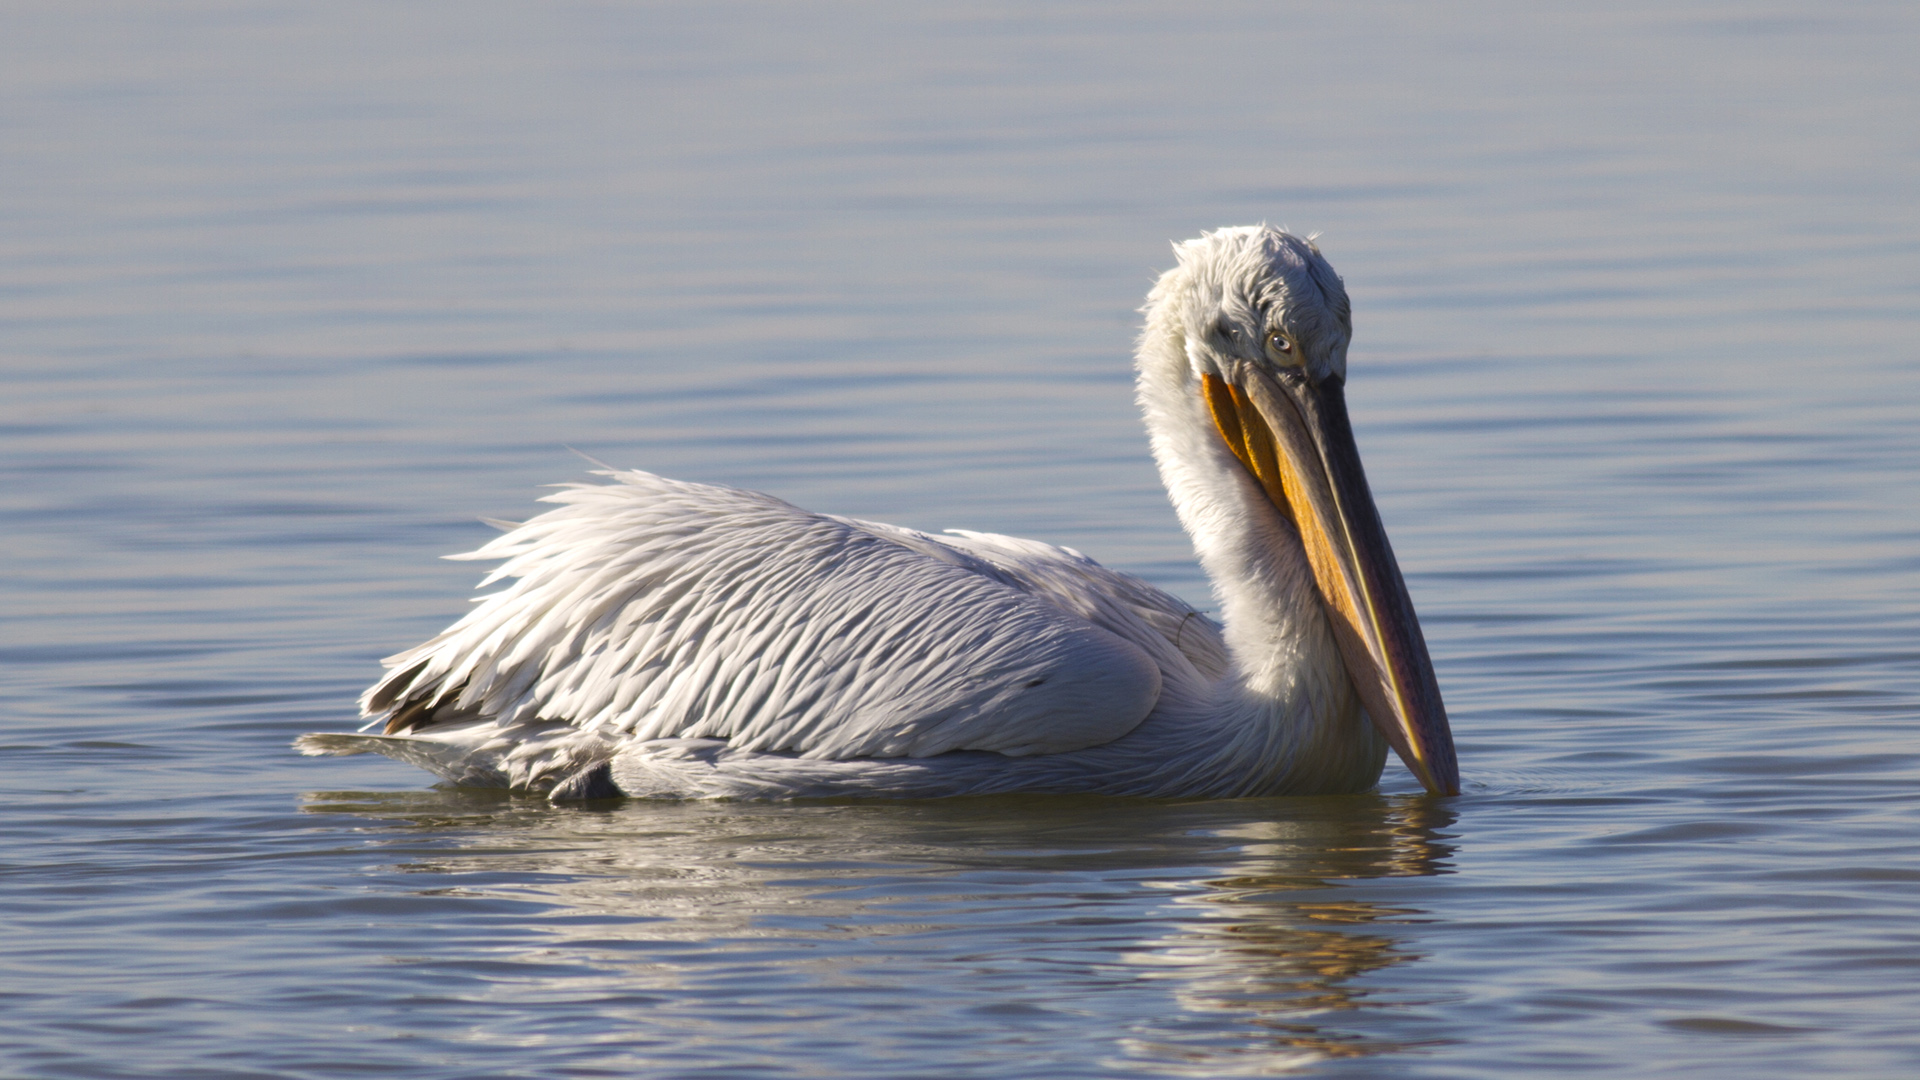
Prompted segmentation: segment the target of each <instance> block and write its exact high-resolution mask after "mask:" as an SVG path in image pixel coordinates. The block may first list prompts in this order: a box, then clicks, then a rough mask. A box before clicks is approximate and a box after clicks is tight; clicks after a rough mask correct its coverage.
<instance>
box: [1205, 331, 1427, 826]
mask: <svg viewBox="0 0 1920 1080" xmlns="http://www.w3.org/2000/svg"><path fill="white" fill-rule="evenodd" d="M1202 385H1203V388H1204V390H1205V393H1206V398H1207V407H1208V409H1209V411H1210V412H1212V414H1213V422H1214V425H1215V426H1216V427H1217V428H1219V429H1220V435H1221V437H1222V438H1224V439H1225V440H1226V442H1227V445H1228V447H1230V448H1231V449H1232V450H1233V454H1234V456H1235V457H1237V458H1239V459H1240V463H1241V464H1242V465H1245V466H1246V467H1247V470H1248V471H1249V472H1251V473H1252V474H1253V475H1254V477H1255V479H1257V480H1258V481H1259V482H1260V486H1261V487H1262V488H1263V489H1265V491H1266V493H1267V498H1268V499H1270V500H1272V502H1273V505H1274V506H1275V507H1277V508H1279V510H1280V512H1281V513H1282V514H1284V515H1286V516H1287V517H1288V518H1289V519H1290V520H1291V521H1292V522H1293V523H1294V525H1295V527H1296V528H1297V529H1298V531H1299V535H1300V541H1301V543H1302V544H1303V545H1304V546H1305V547H1306V552H1307V561H1308V563H1310V564H1311V565H1312V567H1313V577H1314V582H1315V583H1316V584H1317V585H1318V586H1319V589H1320V600H1321V604H1322V606H1323V607H1324V608H1325V609H1326V613H1327V621H1328V622H1329V623H1331V624H1332V626H1333V635H1334V640H1335V641H1337V642H1338V643H1339V646H1340V655H1341V658H1342V659H1344V660H1345V661H1346V665H1347V674H1348V677H1349V678H1351V679H1352V681H1353V688H1354V690H1355V691H1356V692H1357V693H1358V694H1359V695H1360V701H1361V704H1363V705H1365V706H1366V709H1367V715H1368V716H1370V717H1372V719H1373V723H1374V726H1375V727H1377V728H1379V730H1380V734H1381V735H1383V736H1385V738H1386V740H1387V743H1388V745H1390V746H1392V747H1393V749H1394V752H1395V753H1397V754H1399V755H1400V760H1401V761H1404V762H1406V765H1407V768H1408V769H1409V770H1411V771H1412V773H1413V775H1414V776H1415V777H1417V778H1418V779H1419V781H1420V783H1421V784H1423V785H1425V787H1426V789H1427V790H1428V791H1430V792H1432V793H1434V794H1436V795H1458V794H1459V793H1460V767H1459V765H1458V764H1457V762H1456V759H1455V757H1454V751H1453V734H1452V732H1451V731H1449V730H1448V727H1447V710H1446V706H1445V705H1444V704H1442V703H1441V701H1440V683H1439V680H1438V679H1436V678H1435V677H1434V673H1433V661H1432V659H1431V658H1429V657H1428V655H1427V641H1426V638H1425V637H1423V636H1422V635H1421V633H1420V621H1419V619H1418V618H1417V617H1415V615H1414V613H1413V600H1412V598H1411V597H1410V596H1408V595H1407V583H1406V581H1405V580H1403V579H1402V578H1401V576H1400V564H1399V563H1398V562H1396V561H1395V560H1394V557H1393V548H1392V546H1391V545H1389V544H1388V543H1387V531H1386V529H1385V528H1384V527H1383V526H1382V525H1381V524H1380V512H1379V510H1378V509H1376V508H1375V506H1374V504H1373V494H1372V492H1371V491H1369V490H1368V488H1367V477H1366V473H1365V471H1364V470H1362V469H1361V467H1360V450H1359V448H1358V447H1357V446H1355V445H1354V441H1353V427H1352V425H1351V424H1350V423H1349V422H1348V420H1347V405H1346V394H1345V383H1344V381H1343V380H1341V379H1340V378H1339V377H1337V376H1336V377H1331V378H1328V379H1325V380H1322V381H1320V382H1317V383H1316V382H1314V381H1313V380H1312V379H1311V378H1310V377H1309V376H1308V375H1307V373H1306V372H1305V371H1304V370H1301V369H1297V368H1296V369H1288V370H1284V371H1282V372H1281V373H1280V374H1279V375H1278V376H1275V375H1273V374H1270V373H1268V372H1266V371H1264V370H1262V369H1260V368H1258V367H1255V366H1253V365H1248V366H1247V367H1246V368H1245V369H1244V370H1243V372H1242V373H1241V374H1240V375H1239V376H1238V378H1237V379H1236V380H1235V381H1232V382H1229V381H1227V380H1225V379H1222V378H1219V377H1217V376H1213V375H1206V376H1203V378H1202Z"/></svg>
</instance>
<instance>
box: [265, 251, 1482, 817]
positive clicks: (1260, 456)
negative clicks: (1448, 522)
mask: <svg viewBox="0 0 1920 1080" xmlns="http://www.w3.org/2000/svg"><path fill="white" fill-rule="evenodd" d="M1174 254H1175V260H1176V265H1175V266H1174V267H1173V268H1172V269H1171V270H1168V271H1167V272H1166V273H1165V274H1163V275H1162V276H1161V277H1160V279H1159V281H1158V282H1157V283H1156V284H1155V285H1154V287H1153V289H1152V291H1151V292H1150V293H1149V294H1148V297H1147V304H1146V307H1145V308H1144V309H1143V310H1144V311H1145V313H1146V325H1145V329H1144V330H1143V332H1142V333H1141V335H1140V339H1139V345H1138V349H1137V355H1136V361H1137V365H1136V366H1137V373H1138V382H1137V390H1138V393H1137V397H1138V400H1139V404H1140V408H1141V410H1142V412H1143V413H1144V415H1145V420H1146V426H1147V432H1148V435H1149V436H1150V439H1151V444H1152V449H1153V456H1154V460H1155V461H1156V462H1157V463H1158V465H1159V468H1160V475H1161V478H1162V480H1164V482H1165V483H1166V487H1167V491H1168V494H1169V495H1170V497H1171V498H1172V501H1173V505H1174V509H1175V511H1176V512H1177V513H1178V515H1179V518H1180V522H1181V524H1182V525H1183V526H1185V528H1186V530H1187V533H1188V534H1189V535H1190V536H1191V537H1192V539H1193V544H1194V548H1195V551H1196V553H1197V554H1198V556H1199V560H1200V563H1201V565H1202V566H1203V567H1204V568H1205V570H1206V571H1207V573H1208V575H1209V576H1210V577H1211V578H1212V582H1213V589H1214V593H1215V596H1216V598H1217V600H1218V604H1219V612H1220V621H1219V622H1217V623H1216V622H1214V621H1213V620H1211V619H1209V618H1207V617H1206V616H1205V615H1202V614H1201V613H1199V612H1197V611H1195V610H1194V609H1192V608H1191V607H1189V606H1188V605H1187V604H1185V603H1183V602H1181V601H1180V600H1178V599H1176V598H1174V597H1172V596H1170V595H1168V594H1166V593H1164V592H1161V591H1160V590H1158V589H1156V588H1154V587H1153V586H1151V585H1148V584H1147V583H1146V582H1143V581H1141V580H1139V579H1137V578H1134V577H1130V576H1128V575H1126V574H1122V573H1119V572H1116V571H1113V570H1109V569H1107V568H1106V567H1103V566H1101V565H1100V564H1099V563H1096V562H1094V561H1093V560H1092V559H1089V558H1087V557H1086V556H1084V555H1082V554H1080V553H1079V552H1077V551H1075V550H1073V549H1072V548H1065V547H1054V546H1052V545H1049V544H1043V543H1039V542H1037V541H1033V540H1020V539H1016V538H1013V537H1009V536H998V535H993V534H989V533H978V532H964V531H954V532H950V533H947V534H944V535H939V536H935V535H931V534H928V533H924V532H918V531H915V530H912V529H904V528H899V527H896V526H892V525H883V524H879V523H876V522H870V521H861V520H857V519H853V518H845V517H836V516H832V515H827V514H815V513H810V512H808V511H805V510H801V509H799V508H798V507H795V506H792V505H790V504H788V503H785V502H782V501H781V500H779V499H776V498H774V497H772V496H769V495H762V494H758V493H756V492H751V491H742V490H737V489H734V488H728V487H718V486H712V485H707V484H694V483H687V482H684V481H677V480H669V479H666V478H664V477H660V476H654V475H652V474H650V473H645V472H639V471H614V470H607V471H605V472H602V473H600V474H599V475H602V476H604V477H606V478H607V480H608V482H602V483H582V484H570V485H565V486H564V487H563V489H562V490H560V491H559V492H557V493H555V494H552V495H548V496H546V497H545V499H544V500H543V501H545V502H550V503H556V504H558V505H557V506H556V507H555V508H554V509H551V510H547V511H546V512H544V513H541V514H540V515H538V516H536V517H534V518H532V519H531V520H529V521H527V522H525V523H524V524H520V525H512V526H503V527H505V528H507V529H508V531H507V532H505V534H504V535H502V536H500V537H498V538H496V539H494V540H493V541H492V542H491V543H488V544H486V545H485V546H483V547H481V548H480V549H479V550H478V551H474V552H470V553H468V554H465V555H459V556H454V557H455V558H462V559H486V560H504V561H503V562H502V563H501V565H500V566H499V567H498V568H497V569H495V570H494V571H493V572H492V573H491V575H489V576H488V577H487V578H486V579H485V580H484V581H483V582H481V587H482V588H487V587H489V586H493V585H496V584H499V583H502V582H507V583H508V584H507V585H506V586H505V588H503V589H501V590H499V591H497V592H494V593H492V594H491V595H488V596H486V597H484V598H483V599H482V600H481V601H480V602H479V603H478V605H477V606H476V607H475V608H474V609H473V610H472V611H471V612H469V613H468V614H467V616H466V617H465V618H462V619H460V620H459V621H458V622H456V623H454V624H453V625H452V626H451V627H448V628H447V629H446V630H445V631H444V632H442V633H441V634H440V635H439V636H437V637H435V638H433V639H432V640H430V641H428V642H426V643H425V644H422V645H419V646H417V647H415V648H412V649H408V650H407V651H405V652H402V653H399V654H398V655H395V656H392V657H389V658H388V659H387V660H385V661H384V663H385V665H386V668H387V673H386V675H385V676H384V677H383V678H382V679H380V681H379V682H377V683H375V684H374V686H373V687H372V688H370V689H369V690H368V691H367V692H366V694H365V695H364V696H363V697H362V698H361V707H362V711H363V715H364V716H368V717H371V718H373V719H372V721H371V722H370V723H369V724H368V725H367V727H366V728H362V729H361V731H362V733H360V734H331V733H316V734H309V735H303V736H301V737H300V738H299V739H298V740H296V742H295V744H294V745H295V746H296V747H298V748H299V749H300V750H301V751H302V752H303V753H306V754H310V755H322V754H340V755H344V754H359V753H366V752H369V751H371V752H375V753H381V754H385V755H387V756H389V757H392V758H397V759H399V760H401V761H407V762H411V763H413V764H415V765H419V766H422V767H424V768H426V769H428V770H430V771H432V772H434V773H436V774H438V775H439V776H441V777H443V778H445V779H447V780H450V781H452V782H454V783H456V784H467V785H480V786H489V787H506V788H511V789H513V790H515V791H519V792H524V793H530V794H542V793H544V794H545V795H547V797H549V798H551V799H553V800H556V801H559V800H570V799H596V798H613V797H621V796H626V797H665V798H753V799H782V798H796V797H822V796H888V797H904V798H929V797H940V796H952V795H967V794H985V793H997V792H1057V793H1073V792H1078V793H1099V794H1109V795H1128V796H1148V797H1180V798H1231V797H1240V796H1251V795H1281V794H1325V793H1341V792H1357V791H1363V790H1366V789H1368V788H1371V787H1372V786H1374V785H1375V784H1376V783H1377V782H1378V781H1379V778H1380V774H1381V770H1382V767H1383V765H1384V763H1385V761H1386V753H1387V748H1388V747H1392V748H1393V750H1394V751H1395V752H1397V753H1398V754H1399V756H1400V759H1401V760H1402V761H1403V762H1405V763H1406V766H1407V768H1408V769H1409V770H1410V771H1411V772H1412V773H1413V775H1414V776H1415V777H1416V778H1418V780H1419V781H1420V783H1421V784H1422V785H1424V786H1425V787H1426V789H1427V790H1428V791H1429V792H1433V793H1435V794H1447V795H1452V794H1457V793H1458V792H1459V771H1458V767H1457V766H1456V764H1455V758H1454V748H1453V739H1452V736H1451V734H1450V733H1449V731H1448V727H1447V718H1446V710H1445V707H1444V706H1443V705H1442V703H1441V700H1440V687H1439V683H1438V681H1437V680H1436V678H1435V676H1434V671H1433V663H1432V661H1431V660H1430V659H1429V658H1428V655H1427V646H1426V641H1425V639H1424V638H1423V637H1422V636H1421V633H1420V625H1419V623H1418V621H1417V620H1416V619H1415V617H1414V612H1413V603H1412V600H1411V599H1410V598H1409V596H1408V593H1407V587H1406V583H1405V582H1404V581H1403V580H1402V578H1401V575H1400V569H1399V566H1398V564H1397V563H1396V562H1395V560H1394V557H1393V551H1392V549H1391V548H1390V547H1389V546H1388V544H1387V535H1386V531H1385V530H1384V528H1383V527H1382V526H1381V523H1380V517H1379V512H1378V511H1377V510H1376V509H1375V507H1374V503H1373V497H1372V495H1371V493H1370V492H1369V490H1368V487H1367V481H1366V476H1365V474H1364V473H1363V472H1362V470H1361V466H1360V455H1359V451H1358V450H1357V448H1356V447H1355V445H1354V440H1353V432H1352V429H1351V427H1350V426H1349V423H1348V420H1347V411H1346V404H1345V398H1344V386H1345V382H1346V369H1347V344H1348V341H1349V339H1350V338H1351V336H1352V320H1351V316H1350V314H1349V307H1348V303H1347V294H1346V287H1345V286H1344V285H1343V284H1342V282H1341V280H1340V277H1339V276H1338V275H1337V274H1335V273H1334V271H1333V267H1332V266H1330V265H1329V264H1328V263H1327V261H1326V259H1325V258H1324V257H1322V255H1321V254H1320V250H1319V248H1318V247H1317V246H1316V245H1315V244H1314V243H1313V242H1312V240H1311V239H1301V238H1299V237H1297V236H1293V235H1291V234H1289V233H1287V232H1284V231H1280V230H1277V229H1272V228H1269V227H1266V226H1264V225H1262V226H1253V227H1242V228H1229V229H1221V230H1218V231H1216V232H1211V233H1207V234H1205V235H1202V236H1200V237H1198V238H1196V239H1193V240H1189V241H1186V242H1184V243H1181V244H1177V245H1175V247H1174ZM375 726H379V727H380V728H381V731H380V732H379V733H371V729H372V728H374V727H375Z"/></svg>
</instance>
